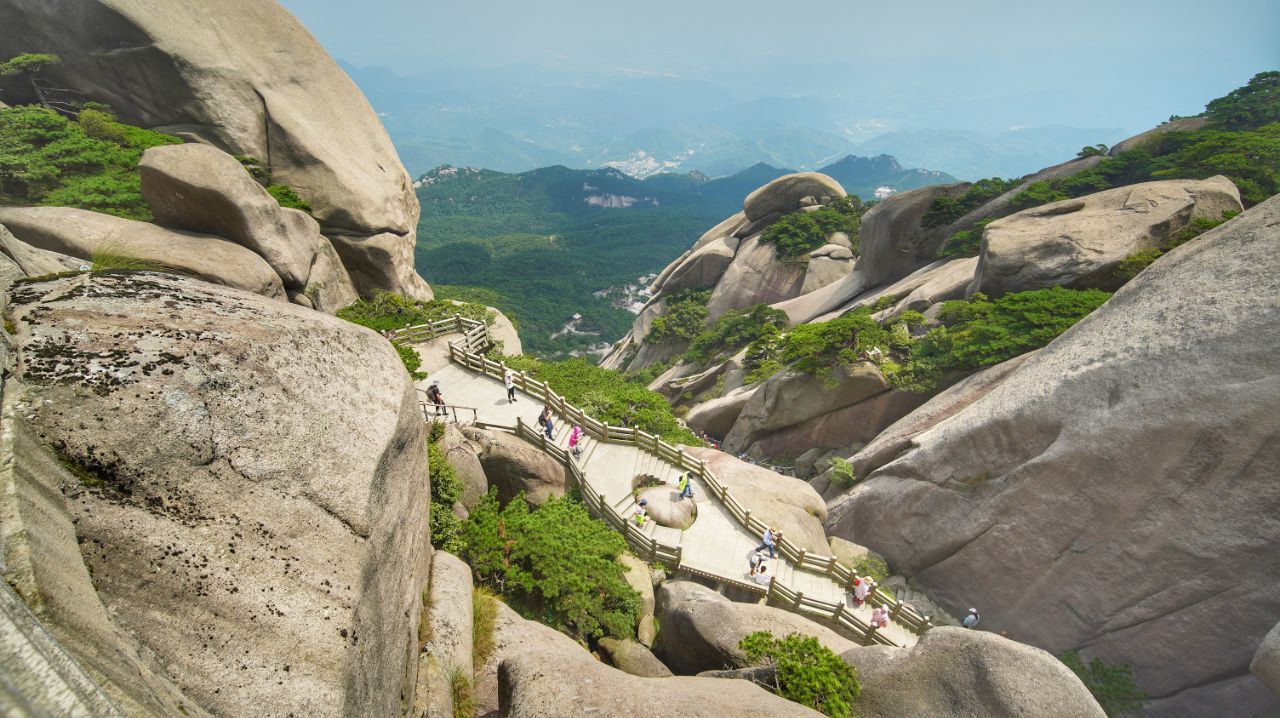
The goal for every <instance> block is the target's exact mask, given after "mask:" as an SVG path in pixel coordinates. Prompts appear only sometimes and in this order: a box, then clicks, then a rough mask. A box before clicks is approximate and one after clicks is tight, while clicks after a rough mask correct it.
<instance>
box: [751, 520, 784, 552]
mask: <svg viewBox="0 0 1280 718" xmlns="http://www.w3.org/2000/svg"><path fill="white" fill-rule="evenodd" d="M781 537H782V532H781V531H778V530H776V529H774V528H773V527H772V526H770V527H769V528H767V529H765V530H764V536H763V539H764V540H763V541H762V542H761V543H760V545H759V546H756V549H755V550H756V552H760V551H763V550H765V549H769V558H777V557H778V551H777V544H778V539H779V538H781Z"/></svg>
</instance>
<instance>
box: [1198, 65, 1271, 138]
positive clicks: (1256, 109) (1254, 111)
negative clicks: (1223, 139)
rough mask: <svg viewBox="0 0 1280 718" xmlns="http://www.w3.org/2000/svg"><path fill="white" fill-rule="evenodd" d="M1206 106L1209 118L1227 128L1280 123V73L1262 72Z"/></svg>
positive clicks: (1206, 114) (1243, 128)
mask: <svg viewBox="0 0 1280 718" xmlns="http://www.w3.org/2000/svg"><path fill="white" fill-rule="evenodd" d="M1204 109H1205V113H1204V114H1205V116H1206V117H1208V118H1209V120H1210V121H1212V122H1213V123H1214V124H1216V125H1218V126H1220V127H1222V128H1224V129H1228V130H1248V129H1256V128H1258V127H1261V126H1263V125H1267V124H1270V123H1272V122H1280V72H1278V71H1275V70H1272V71H1270V72H1259V73H1258V74H1256V75H1254V76H1253V78H1252V79H1251V80H1249V84H1247V85H1245V86H1244V87H1241V88H1237V89H1235V90H1232V91H1231V92H1229V93H1227V94H1226V96H1224V97H1219V98H1218V99H1216V100H1213V101H1211V102H1210V103H1209V104H1208V105H1206V106H1205V108H1204Z"/></svg>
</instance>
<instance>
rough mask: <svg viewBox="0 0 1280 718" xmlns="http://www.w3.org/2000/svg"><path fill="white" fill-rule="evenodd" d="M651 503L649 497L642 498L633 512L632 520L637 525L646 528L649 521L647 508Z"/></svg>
mask: <svg viewBox="0 0 1280 718" xmlns="http://www.w3.org/2000/svg"><path fill="white" fill-rule="evenodd" d="M648 505H649V499H640V503H639V504H638V505H637V506H636V510H635V513H633V514H631V520H632V521H633V522H635V525H636V526H639V527H641V528H644V525H645V524H646V523H648V522H649V512H648V511H647V510H646V509H645V507H646V506H648Z"/></svg>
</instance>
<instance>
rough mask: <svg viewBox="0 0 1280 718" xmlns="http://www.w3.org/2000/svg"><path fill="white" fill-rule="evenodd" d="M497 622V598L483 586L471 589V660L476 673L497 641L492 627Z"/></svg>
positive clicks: (490, 654)
mask: <svg viewBox="0 0 1280 718" xmlns="http://www.w3.org/2000/svg"><path fill="white" fill-rule="evenodd" d="M497 622H498V599H497V598H495V597H494V595H493V592H492V591H490V590H489V589H487V588H485V587H484V586H476V587H474V588H473V589H471V661H472V670H473V671H474V672H476V673H479V672H480V669H481V668H483V667H484V664H485V663H487V662H488V660H489V656H492V655H493V649H494V648H495V647H496V644H497V642H496V641H495V637H494V628H495V627H496V626H497Z"/></svg>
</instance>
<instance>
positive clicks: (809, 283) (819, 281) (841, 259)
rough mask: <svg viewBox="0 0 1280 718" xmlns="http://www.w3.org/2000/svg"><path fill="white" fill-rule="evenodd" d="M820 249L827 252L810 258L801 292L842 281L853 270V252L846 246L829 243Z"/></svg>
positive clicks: (804, 292)
mask: <svg viewBox="0 0 1280 718" xmlns="http://www.w3.org/2000/svg"><path fill="white" fill-rule="evenodd" d="M818 251H826V252H827V253H826V254H822V255H818V254H816V253H815V254H814V255H813V257H812V258H811V259H810V260H809V267H808V269H806V270H805V273H804V283H803V284H801V285H800V293H801V294H808V293H809V292H812V291H816V290H818V289H822V288H823V287H825V286H827V285H828V284H833V283H835V282H838V281H840V280H841V279H843V278H844V277H845V276H847V275H848V274H849V273H850V272H852V271H853V265H854V260H853V253H852V252H850V251H849V250H848V249H845V248H844V247H840V246H838V245H833V244H828V245H826V246H824V247H821V248H820V249H819V250H818Z"/></svg>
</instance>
